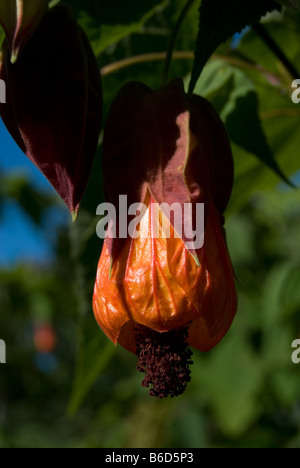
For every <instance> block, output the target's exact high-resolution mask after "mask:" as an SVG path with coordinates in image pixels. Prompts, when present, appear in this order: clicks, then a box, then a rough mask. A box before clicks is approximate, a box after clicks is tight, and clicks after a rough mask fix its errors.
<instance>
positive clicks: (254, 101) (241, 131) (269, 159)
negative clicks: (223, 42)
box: [195, 61, 290, 184]
mask: <svg viewBox="0 0 300 468" xmlns="http://www.w3.org/2000/svg"><path fill="white" fill-rule="evenodd" d="M195 92H196V94H200V95H202V96H205V97H206V98H207V99H209V100H210V101H211V102H212V103H213V104H214V106H215V107H216V109H217V110H218V112H219V114H220V116H221V118H222V120H223V122H224V123H225V126H226V129H227V132H228V135H229V137H230V139H231V141H232V142H234V143H235V144H236V145H238V146H240V147H241V148H243V149H244V150H246V151H247V152H248V153H251V154H253V155H255V156H256V157H257V158H258V159H259V160H260V161H261V162H263V163H264V164H265V165H267V166H268V167H269V168H270V169H272V170H273V171H274V172H275V173H276V174H277V175H278V176H279V177H280V178H281V179H283V180H284V181H285V182H286V183H288V184H289V183H290V182H289V181H288V179H287V177H286V176H285V175H284V174H283V172H282V170H281V169H280V167H279V165H278V163H277V162H276V160H275V158H274V154H273V152H272V150H271V148H270V146H269V144H268V141H267V138H266V136H265V134H264V131H263V128H262V125H261V121H260V118H259V114H258V109H259V102H258V98H257V94H256V90H255V86H254V84H253V83H252V81H251V80H250V79H249V78H248V77H247V75H246V74H245V73H244V72H243V71H241V70H239V69H238V68H235V67H232V66H230V65H227V64H226V63H225V62H221V61H214V62H212V63H211V64H209V65H208V66H207V68H206V69H205V71H204V73H203V76H202V77H201V80H199V83H198V84H197V86H196V88H195Z"/></svg>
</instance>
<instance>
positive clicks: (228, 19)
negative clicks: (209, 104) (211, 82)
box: [189, 0, 281, 94]
mask: <svg viewBox="0 0 300 468" xmlns="http://www.w3.org/2000/svg"><path fill="white" fill-rule="evenodd" d="M280 8H281V7H280V6H279V5H278V4H277V3H275V2H273V1H271V0H243V1H242V2H241V1H240V0H202V2H201V6H200V25H199V33H198V37H197V42H196V52H195V61H194V67H193V71H192V77H191V82H190V86H189V93H190V94H191V93H192V92H193V90H194V88H195V86H196V83H197V80H198V78H199V76H200V74H201V72H202V70H203V68H204V66H205V64H206V62H207V61H208V59H209V58H210V57H211V55H212V54H213V52H214V51H215V50H216V49H217V47H218V46H219V45H221V44H222V43H223V42H226V41H227V40H228V39H230V38H231V37H232V36H233V35H234V34H235V33H236V32H241V31H242V30H243V29H244V28H245V27H246V26H249V25H251V24H253V23H256V22H257V21H259V20H260V18H261V17H262V16H264V15H265V14H266V13H268V12H270V11H273V10H280Z"/></svg>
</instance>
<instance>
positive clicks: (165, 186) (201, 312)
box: [94, 79, 237, 398]
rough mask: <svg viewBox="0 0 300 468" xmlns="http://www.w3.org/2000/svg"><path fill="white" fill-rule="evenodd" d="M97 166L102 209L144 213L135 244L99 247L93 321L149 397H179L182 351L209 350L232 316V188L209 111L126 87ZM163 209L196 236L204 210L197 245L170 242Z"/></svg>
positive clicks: (195, 102) (178, 92)
mask: <svg viewBox="0 0 300 468" xmlns="http://www.w3.org/2000/svg"><path fill="white" fill-rule="evenodd" d="M103 159H104V167H103V170H104V183H105V192H106V197H107V201H109V202H111V203H112V204H113V205H114V206H115V207H116V208H117V211H120V209H121V208H120V207H119V196H120V195H127V197H128V205H131V204H133V203H143V204H144V206H145V207H146V209H145V211H144V212H143V215H142V216H141V213H140V212H139V211H137V213H136V216H139V221H138V229H137V230H138V232H139V234H140V235H139V236H137V237H135V238H132V237H130V236H129V235H128V236H127V238H124V239H123V238H121V236H117V238H112V237H113V236H111V237H109V235H108V237H107V238H106V240H105V242H104V246H103V251H102V254H101V258H100V262H99V266H98V273H97V280H96V284H95V293H94V312H95V316H96V319H97V321H98V323H99V325H100V327H101V328H102V330H103V331H104V333H106V335H107V336H108V337H109V338H110V339H111V340H112V341H113V342H114V343H115V344H117V343H119V344H121V345H122V346H123V347H124V348H126V349H127V350H129V351H131V352H133V353H136V354H137V355H138V359H139V362H138V370H140V371H141V372H145V373H146V377H145V380H144V382H143V385H144V386H147V387H150V394H151V395H154V396H157V397H159V398H162V397H164V396H168V395H171V396H177V395H179V394H181V393H182V392H183V391H184V390H185V388H186V385H187V383H188V382H189V380H190V370H189V365H190V364H191V363H192V361H191V357H192V353H191V351H190V348H189V346H191V347H192V348H195V349H198V350H200V351H203V352H206V351H209V350H210V349H212V348H213V347H215V346H216V345H217V344H218V343H219V342H220V340H221V339H222V338H223V337H224V336H225V334H226V333H227V331H228V329H229V327H230V325H231V323H232V321H233V319H234V316H235V314H236V310H237V295H236V290H235V284H234V272H233V268H232V264H231V261H230V257H229V253H228V249H227V245H226V239H225V230H224V227H223V225H224V217H223V213H224V211H225V209H226V207H227V204H228V202H229V199H230V195H231V191H232V185H233V158H232V153H231V149H230V144H229V140H228V138H227V135H226V132H225V129H224V126H223V124H222V122H221V120H220V119H219V117H218V115H217V114H216V111H215V110H214V109H213V107H212V106H211V105H210V104H209V102H207V101H206V100H205V99H203V98H201V97H199V96H195V95H194V96H192V97H188V96H187V95H186V94H185V92H184V88H183V83H182V80H180V79H177V80H174V81H173V82H172V83H170V84H169V85H168V86H166V87H163V88H162V89H160V90H158V91H152V90H151V89H149V88H148V87H147V86H145V85H143V84H141V83H138V82H133V83H129V84H127V85H126V86H124V87H123V88H122V90H121V91H120V93H119V95H118V96H117V98H116V100H115V102H114V104H113V105H112V108H111V111H110V115H109V118H108V122H107V126H106V130H105V135H104V148H103ZM163 203H165V204H167V206H171V205H173V204H174V203H176V204H177V207H179V208H180V207H182V210H181V211H180V210H179V211H180V212H181V213H182V217H181V218H180V219H179V221H180V222H181V224H182V227H183V228H184V227H185V226H187V225H188V226H189V227H190V228H191V229H193V231H194V232H197V228H198V226H197V222H196V220H197V210H198V209H199V206H200V204H204V225H203V230H204V244H202V245H201V246H199V245H197V246H196V245H195V246H193V245H194V244H193V243H191V242H188V240H189V237H188V236H186V235H185V234H184V232H185V230H184V229H182V230H181V235H180V236H179V235H176V234H178V232H179V231H180V229H178V228H179V227H180V226H179V225H178V216H177V218H176V219H175V215H174V216H173V215H172V213H170V214H168V213H167V211H166V209H165V206H166V205H163ZM185 204H189V206H191V207H192V208H191V209H190V211H188V214H186V213H185V211H184V209H183V208H184V206H185ZM119 214H120V213H119ZM122 216H123V214H122ZM122 216H121V218H120V219H123V217H122ZM132 220H134V215H133V214H132V213H131V216H129V218H128V223H130V222H132ZM166 226H168V227H169V229H167V230H166V229H165V228H166ZM117 227H118V226H117ZM117 232H118V229H117ZM166 232H167V235H166Z"/></svg>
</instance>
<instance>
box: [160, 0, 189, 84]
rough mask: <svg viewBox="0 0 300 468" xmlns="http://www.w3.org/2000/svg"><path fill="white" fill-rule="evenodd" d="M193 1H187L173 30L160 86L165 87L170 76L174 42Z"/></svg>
mask: <svg viewBox="0 0 300 468" xmlns="http://www.w3.org/2000/svg"><path fill="white" fill-rule="evenodd" d="M194 2H195V0H188V2H187V4H186V5H185V7H184V8H183V10H182V12H181V14H180V16H179V18H178V21H177V23H176V24H175V27H174V30H173V32H172V35H171V40H170V44H169V47H168V50H167V56H166V60H165V65H164V70H163V76H162V86H164V85H166V84H167V83H168V81H169V74H170V68H171V62H172V58H173V52H174V49H175V45H176V41H177V38H178V35H179V32H180V29H181V26H182V23H183V21H184V20H185V17H186V15H187V14H188V12H189V10H190V8H191V7H192V5H193V4H194Z"/></svg>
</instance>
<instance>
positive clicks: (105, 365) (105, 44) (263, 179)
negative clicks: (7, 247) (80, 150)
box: [0, 0, 300, 448]
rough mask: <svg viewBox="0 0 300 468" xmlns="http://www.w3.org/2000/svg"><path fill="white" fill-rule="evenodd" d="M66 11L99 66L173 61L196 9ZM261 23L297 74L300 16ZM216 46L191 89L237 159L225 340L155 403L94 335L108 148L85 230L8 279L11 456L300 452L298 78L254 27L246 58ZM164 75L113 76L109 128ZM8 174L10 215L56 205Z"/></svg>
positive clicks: (118, 353) (128, 5)
mask: <svg viewBox="0 0 300 468" xmlns="http://www.w3.org/2000/svg"><path fill="white" fill-rule="evenodd" d="M68 3H70V5H71V6H73V7H74V10H75V12H76V14H77V16H78V19H79V21H80V22H81V24H82V26H83V27H84V28H85V30H86V32H87V34H88V35H89V37H90V39H91V41H92V44H93V47H94V50H95V53H96V54H97V57H98V62H99V69H100V68H102V69H103V68H104V67H105V66H106V65H109V64H112V63H115V64H118V63H119V61H121V60H123V59H124V58H131V57H135V56H138V55H141V54H142V55H143V56H144V58H145V55H146V54H149V53H160V52H165V51H166V49H167V46H168V42H169V38H170V34H171V32H172V30H173V27H174V25H175V23H176V21H177V19H178V16H179V13H180V11H181V10H182V8H183V7H184V5H185V3H186V0H169V1H164V2H162V1H155V0H147V1H145V2H137V1H134V0H126V1H125V0H122V1H121V0H119V1H118V0H110V2H99V1H96V0H94V1H92V0H89V1H86V0H85V1H81V0H78V1H73V0H72V1H70V2H68ZM120 5H122V8H120ZM198 8H199V5H198V2H195V4H194V6H193V7H192V9H191V11H190V12H189V14H188V16H187V18H186V20H185V22H184V25H183V27H182V30H181V34H180V36H179V38H178V40H177V43H176V50H178V51H193V50H194V48H195V41H196V37H197V31H198V22H199V19H198V18H199V14H198ZM115 13H116V14H115ZM265 27H266V29H267V30H268V31H269V32H270V34H271V35H272V37H273V38H274V39H275V40H276V41H277V42H278V43H279V44H280V45H281V46H282V48H283V49H284V51H285V53H286V55H287V56H288V57H289V59H290V60H291V61H292V62H293V63H294V64H295V65H296V66H297V65H298V64H299V63H300V40H299V39H300V14H297V13H295V12H292V11H291V10H284V12H283V13H282V14H279V13H277V14H275V15H270V16H269V17H268V18H267V19H266V20H265ZM216 53H217V56H216V55H215V56H213V58H212V60H211V61H210V62H209V64H208V65H207V66H206V67H205V69H204V72H203V74H202V76H201V78H200V80H199V82H198V84H197V87H196V90H195V92H198V93H200V94H202V95H204V96H205V97H206V98H207V99H209V100H210V101H211V102H212V103H213V104H214V105H215V107H216V108H217V110H218V111H219V112H220V115H221V117H222V118H223V120H224V122H225V124H226V126H227V129H228V132H229V135H230V137H231V140H232V147H233V152H234V157H235V186H234V193H233V196H232V200H231V203H230V206H229V208H228V213H227V223H226V230H227V236H228V244H229V249H230V252H231V256H232V260H233V264H234V268H235V271H236V276H237V278H238V281H237V287H238V293H239V312H238V315H237V318H236V320H235V322H234V324H233V326H232V328H231V330H230V332H229V334H228V336H227V337H226V338H225V339H224V340H223V342H222V343H221V344H220V345H219V346H218V347H217V348H216V349H214V350H213V351H211V352H210V353H208V354H207V355H206V354H201V353H198V352H196V353H195V354H194V362H195V364H194V366H193V369H192V382H191V384H189V386H188V389H187V391H186V393H185V394H184V395H183V396H182V397H179V398H177V399H174V400H171V399H170V400H165V401H158V400H155V399H152V398H150V397H149V396H148V393H147V390H145V389H143V388H142V387H141V386H140V381H141V375H140V374H139V373H137V372H136V371H135V366H136V357H135V356H133V355H130V354H129V353H127V352H126V351H124V350H123V349H122V348H120V347H118V348H114V346H113V345H112V344H111V343H110V342H109V341H108V340H107V338H106V337H105V336H104V334H103V333H102V332H101V331H100V330H99V329H98V327H97V325H96V322H95V320H94V317H93V312H92V306H91V300H92V293H93V284H94V280H95V275H96V269H97V262H98V259H99V255H100V252H101V242H100V241H99V239H98V238H97V237H96V232H95V228H96V223H97V221H98V220H97V219H96V215H95V213H96V207H97V206H98V204H99V203H100V202H101V201H102V200H103V194H102V183H101V154H102V148H101V145H100V147H99V151H98V153H97V156H96V160H95V164H94V169H93V173H92V177H91V180H90V184H89V187H88V190H87V193H86V195H85V198H84V201H83V204H82V207H81V211H80V215H79V219H78V222H77V223H76V224H75V225H74V226H73V225H71V222H70V227H69V228H62V229H61V230H60V232H59V235H58V239H57V248H56V259H55V262H54V264H51V265H44V266H43V267H42V266H37V265H34V264H28V263H27V264H20V265H18V266H17V267H16V268H11V269H5V270H4V269H2V270H1V271H0V304H1V313H0V338H2V339H5V340H6V343H7V361H8V363H7V365H6V366H3V365H1V367H0V447H105V448H107V447H109V448H117V447H126V448H133V447H145V448H147V447H149V448H150V447H151V448H156V447H157V448H165V447H168V448H172V447H174V448H192V447H268V448H272V447H289V448H299V447H300V385H299V382H300V365H298V366H297V365H295V364H293V363H292V361H291V355H292V348H291V344H292V341H293V340H295V339H296V338H298V337H300V288H299V284H300V191H299V190H297V189H292V188H291V187H289V186H288V185H287V184H285V183H284V182H282V181H281V179H280V177H279V176H278V173H279V172H280V171H282V172H283V173H284V174H285V176H286V177H292V176H294V175H295V173H296V172H297V171H299V170H300V157H299V148H300V119H299V117H300V105H298V106H297V105H295V104H293V103H292V101H291V87H290V86H291V82H292V79H291V77H290V76H289V75H288V73H287V72H286V70H285V69H284V68H283V66H282V64H281V63H280V62H278V60H277V59H276V57H275V56H274V55H273V54H272V53H271V52H270V50H269V49H268V48H267V47H266V46H265V45H264V44H263V43H262V42H261V40H260V39H259V38H258V37H257V36H256V35H255V33H254V32H253V31H251V30H250V31H248V32H247V33H246V35H245V36H244V37H243V39H242V41H241V43H240V45H239V47H238V48H237V49H234V50H233V49H232V48H231V46H230V41H228V42H227V43H226V44H224V45H222V46H221V47H220V48H219V49H218V50H217V52H216ZM157 58H159V56H157ZM192 64H193V62H192V59H191V55H190V54H187V56H186V59H181V60H177V59H174V61H173V63H172V69H171V77H172V78H173V77H176V76H180V77H182V78H184V79H185V82H186V84H187V86H188V83H189V77H190V74H191V70H192ZM162 72H163V61H162V60H161V59H158V60H155V61H153V60H151V61H149V62H144V61H143V63H136V64H135V65H132V66H127V67H124V68H122V67H121V64H120V66H119V67H118V66H116V69H115V71H114V72H113V73H109V74H105V76H103V88H104V114H105V118H104V121H105V119H106V117H107V113H108V110H109V107H110V105H111V104H112V101H113V99H114V96H115V95H116V93H117V91H118V90H119V89H120V87H121V86H122V85H123V84H124V83H125V82H127V81H131V80H141V81H143V82H145V83H146V84H147V85H148V86H150V87H152V88H157V87H159V86H160V83H161V76H162ZM299 73H300V71H299ZM299 78H300V74H299ZM124 118H126V116H124ZM275 172H277V174H276V173H275ZM3 181H4V179H3V180H1V191H0V208H1V202H2V201H3V200H6V199H8V198H12V199H17V200H20V204H21V206H22V208H23V209H24V210H25V211H26V212H27V213H28V216H29V217H31V218H32V219H33V220H34V222H35V223H39V222H40V220H41V215H42V212H43V211H44V210H46V209H47V207H49V205H53V203H55V200H54V199H53V200H52V199H50V198H48V197H45V196H41V195H40V194H37V193H35V192H33V191H32V189H30V187H29V185H26V181H25V182H24V180H22V181H21V180H19V179H18V178H17V177H14V176H13V175H10V176H9V180H8V179H7V178H6V179H5V183H4V182H3ZM295 181H296V183H297V178H296V179H295ZM2 182H3V183H2ZM298 183H299V177H298ZM66 216H68V215H67V214H66ZM43 322H46V323H50V324H51V326H52V327H53V331H54V333H55V335H56V337H57V346H56V347H55V348H54V349H53V350H52V352H51V353H50V354H49V353H48V354H45V353H44V354H43V353H41V352H39V351H38V349H37V346H36V333H37V331H36V330H37V326H38V325H39V323H43Z"/></svg>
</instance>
